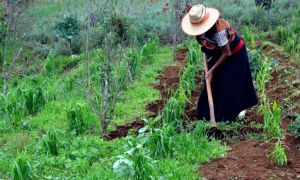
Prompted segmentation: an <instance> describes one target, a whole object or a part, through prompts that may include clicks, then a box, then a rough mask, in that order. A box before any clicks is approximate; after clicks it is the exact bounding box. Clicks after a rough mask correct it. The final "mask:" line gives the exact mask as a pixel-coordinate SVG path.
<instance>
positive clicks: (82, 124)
mask: <svg viewBox="0 0 300 180" xmlns="http://www.w3.org/2000/svg"><path fill="white" fill-rule="evenodd" d="M85 113H86V109H85V107H84V104H82V103H71V104H70V105H69V107H68V109H67V120H68V125H69V130H70V131H72V132H74V133H75V134H76V135H79V134H82V133H84V132H85V130H86V128H87V121H88V119H87V118H86V115H85Z"/></svg>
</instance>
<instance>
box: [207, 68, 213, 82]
mask: <svg viewBox="0 0 300 180" xmlns="http://www.w3.org/2000/svg"><path fill="white" fill-rule="evenodd" d="M212 78H213V71H212V70H209V71H208V72H207V74H206V75H205V79H208V80H209V82H211V81H212Z"/></svg>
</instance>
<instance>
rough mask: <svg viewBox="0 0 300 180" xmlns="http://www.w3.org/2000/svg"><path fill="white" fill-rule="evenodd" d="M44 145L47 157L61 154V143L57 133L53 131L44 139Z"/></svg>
mask: <svg viewBox="0 0 300 180" xmlns="http://www.w3.org/2000/svg"><path fill="white" fill-rule="evenodd" d="M41 141H42V145H43V149H44V150H45V152H46V154H47V155H53V156H57V155H58V152H59V143H58V137H57V132H56V130H55V129H52V130H50V131H48V132H47V134H45V135H44V136H43V137H42V140H41Z"/></svg>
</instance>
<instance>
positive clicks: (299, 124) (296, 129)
mask: <svg viewBox="0 0 300 180" xmlns="http://www.w3.org/2000/svg"><path fill="white" fill-rule="evenodd" d="M289 131H290V132H291V133H293V134H294V135H295V136H296V137H297V138H300V114H297V115H296V119H295V121H294V122H292V123H290V124H289Z"/></svg>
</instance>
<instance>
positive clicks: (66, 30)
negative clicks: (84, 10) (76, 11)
mask: <svg viewBox="0 0 300 180" xmlns="http://www.w3.org/2000/svg"><path fill="white" fill-rule="evenodd" d="M54 28H55V30H56V33H57V36H58V37H61V38H63V39H66V40H67V41H68V43H69V46H70V50H71V51H72V40H73V39H74V38H75V37H76V36H78V34H79V31H80V28H81V24H80V22H79V20H78V18H77V16H75V15H68V16H65V17H64V18H63V19H62V20H61V21H60V22H57V23H56V25H55V27H54Z"/></svg>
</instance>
